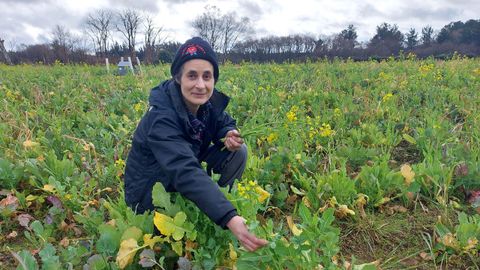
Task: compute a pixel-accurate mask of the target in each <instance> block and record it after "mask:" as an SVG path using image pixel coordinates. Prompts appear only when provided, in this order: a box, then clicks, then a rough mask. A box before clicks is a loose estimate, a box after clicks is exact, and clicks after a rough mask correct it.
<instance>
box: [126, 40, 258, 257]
mask: <svg viewBox="0 0 480 270" xmlns="http://www.w3.org/2000/svg"><path fill="white" fill-rule="evenodd" d="M170 72H171V74H172V79H170V80H167V81H164V82H162V83H161V84H160V85H159V86H157V87H155V88H153V89H152V91H151V93H150V98H149V103H150V108H149V110H148V112H147V113H146V114H145V115H144V116H143V118H142V120H141V121H140V123H139V124H138V127H137V129H136V130H135V133H134V136H133V141H132V149H131V150H130V153H129V155H128V159H127V165H126V169H125V200H126V201H127V204H128V205H129V206H130V207H131V208H132V209H134V210H135V211H136V212H137V213H143V212H144V211H146V210H153V205H152V188H153V185H154V184H155V183H156V182H157V181H160V182H161V183H162V184H163V185H164V187H165V189H166V190H167V191H177V192H179V193H180V194H182V195H183V196H185V197H186V198H187V199H189V200H191V201H193V202H194V203H195V204H196V205H197V206H198V208H200V210H202V211H203V212H204V213H205V214H206V215H207V216H208V217H209V218H210V219H211V220H212V221H213V222H215V223H216V224H217V225H219V226H221V227H222V228H225V229H226V228H228V229H230V231H231V232H232V233H233V234H234V235H235V236H236V238H237V239H238V240H239V241H240V243H241V244H242V245H243V246H244V247H245V248H246V249H247V250H249V251H255V250H256V249H258V248H260V247H262V246H264V245H265V244H266V243H267V241H265V240H263V239H259V238H257V237H256V236H255V235H253V234H251V233H250V232H249V231H248V229H247V227H246V225H245V222H244V221H245V220H244V219H243V218H242V217H241V216H239V215H238V214H237V211H236V209H235V208H234V207H233V205H232V204H231V203H230V201H228V200H227V199H226V198H225V196H224V195H223V193H222V192H221V191H220V189H219V187H218V186H217V184H216V183H214V182H213V181H212V179H211V178H210V176H209V174H207V172H206V171H205V170H203V168H202V166H201V162H202V161H205V162H207V164H208V166H207V171H209V172H210V170H213V172H215V173H217V174H220V175H221V177H220V179H219V181H218V185H220V186H227V185H229V186H230V187H231V186H232V184H233V182H234V181H235V179H239V178H240V177H241V175H242V173H243V170H244V169H245V163H246V159H247V150H246V147H245V144H244V143H243V140H242V138H241V137H240V133H239V132H238V131H237V130H236V127H235V120H233V119H232V118H231V117H230V116H229V115H228V114H227V113H226V112H225V111H224V110H225V108H226V106H227V104H228V101H229V98H228V97H227V96H226V95H224V94H222V93H220V92H219V91H217V90H216V89H215V88H214V85H215V83H216V82H217V80H218V77H219V70H218V62H217V57H216V54H215V52H214V51H213V49H212V48H211V46H210V45H209V44H208V43H207V42H206V41H204V40H202V39H201V38H198V37H194V38H192V39H190V40H187V41H186V42H185V43H184V44H183V45H182V46H181V47H180V48H179V49H178V51H177V53H176V55H175V58H174V61H173V63H172V66H171V68H170ZM212 142H213V145H212Z"/></svg>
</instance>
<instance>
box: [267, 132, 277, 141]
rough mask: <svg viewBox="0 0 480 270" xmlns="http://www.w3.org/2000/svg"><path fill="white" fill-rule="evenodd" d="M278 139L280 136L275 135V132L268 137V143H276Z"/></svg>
mask: <svg viewBox="0 0 480 270" xmlns="http://www.w3.org/2000/svg"><path fill="white" fill-rule="evenodd" d="M277 139H278V134H277V133H275V132H272V133H270V135H268V137H267V142H268V143H273V142H274V141H276V140H277Z"/></svg>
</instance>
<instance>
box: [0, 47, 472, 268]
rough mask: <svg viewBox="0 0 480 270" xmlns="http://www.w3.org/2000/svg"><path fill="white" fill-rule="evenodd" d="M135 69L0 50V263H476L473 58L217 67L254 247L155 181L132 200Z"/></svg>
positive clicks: (234, 197)
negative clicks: (21, 58)
mask: <svg viewBox="0 0 480 270" xmlns="http://www.w3.org/2000/svg"><path fill="white" fill-rule="evenodd" d="M143 68H144V70H143V71H144V72H143V74H142V75H137V76H134V75H127V76H114V75H111V74H107V72H106V70H105V69H104V68H103V67H92V66H86V65H85V66H82V65H77V66H73V65H62V64H56V65H53V66H44V65H35V66H29V65H24V66H13V67H10V66H4V65H3V66H2V65H0V108H1V109H0V134H1V136H0V268H1V269H143V268H153V269H184V270H186V269H271V270H273V269H319V270H320V269H352V270H353V269H358V270H360V269H479V267H480V259H479V258H480V254H479V251H480V242H479V241H480V147H479V146H480V59H468V58H464V57H461V56H458V55H455V56H454V57H453V58H452V59H451V60H448V61H437V60H434V59H426V60H417V59H416V58H415V56H413V55H409V56H407V57H405V59H398V60H394V59H389V60H386V61H382V62H374V61H372V62H352V61H331V62H328V61H319V62H307V63H295V64H289V63H285V64H249V63H245V64H241V65H234V64H230V63H227V64H225V65H223V66H221V68H220V79H219V81H218V83H217V85H216V87H217V88H218V89H219V90H220V91H222V92H224V93H225V94H227V95H229V96H230V97H231V98H232V99H231V101H230V104H229V106H228V107H227V111H228V112H229V113H230V114H231V115H232V116H233V117H234V118H235V119H237V124H238V127H239V130H240V131H241V133H242V134H244V135H245V136H244V138H245V140H246V143H247V146H248V149H249V159H248V164H247V168H246V171H245V173H244V176H243V179H242V180H241V181H237V182H236V184H235V186H234V188H233V189H232V191H231V192H230V193H229V192H227V190H225V191H224V192H225V194H226V196H227V197H228V198H229V199H230V200H231V201H232V202H233V204H234V205H235V206H236V207H237V209H238V212H239V213H240V214H241V215H242V216H243V217H245V218H246V219H247V224H248V226H249V228H250V229H251V230H252V231H253V232H255V234H257V235H258V236H260V237H262V238H265V239H267V240H268V241H269V243H268V245H267V246H266V247H264V248H262V249H260V250H258V251H257V252H255V253H249V252H246V251H245V250H244V249H243V248H240V246H239V244H238V242H237V240H236V239H235V238H234V237H233V235H232V234H231V233H230V232H229V231H227V230H222V229H221V228H220V227H218V226H216V225H214V224H213V223H212V222H211V221H210V220H209V219H208V218H207V217H206V216H205V215H204V214H203V213H201V212H200V211H199V210H198V209H197V208H196V207H195V205H193V204H192V203H191V202H189V201H187V200H185V199H183V198H182V197H181V196H180V195H179V194H175V193H166V192H165V190H164V189H163V187H162V186H161V185H160V184H157V185H156V186H155V187H154V192H153V201H154V205H155V206H156V210H155V211H154V212H153V213H145V214H143V215H135V214H134V213H133V212H132V210H131V209H129V208H128V207H127V206H126V204H125V202H124V197H123V172H124V167H125V160H126V157H127V154H128V151H129V149H130V143H131V136H132V134H133V131H134V130H135V127H136V124H137V123H138V121H139V120H140V118H141V117H142V115H143V114H144V113H145V112H146V110H147V109H148V103H147V102H148V95H149V91H150V89H151V88H152V87H153V86H155V85H157V84H158V83H159V82H160V81H162V80H164V79H167V78H168V77H169V66H168V65H161V66H147V67H143ZM216 179H218V176H215V175H214V177H213V181H215V180H216ZM154 226H156V228H157V229H158V230H159V231H160V235H154V234H153V231H154V230H153V228H154Z"/></svg>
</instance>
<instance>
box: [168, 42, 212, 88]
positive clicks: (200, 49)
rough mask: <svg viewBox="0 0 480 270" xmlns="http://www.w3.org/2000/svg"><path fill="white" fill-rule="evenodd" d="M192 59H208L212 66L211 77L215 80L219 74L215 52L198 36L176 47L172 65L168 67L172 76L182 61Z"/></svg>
mask: <svg viewBox="0 0 480 270" xmlns="http://www.w3.org/2000/svg"><path fill="white" fill-rule="evenodd" d="M192 59H204V60H207V61H209V62H210V63H211V64H212V66H213V77H214V78H215V82H217V80H218V76H219V75H220V74H219V71H218V61H217V54H216V53H215V52H214V51H213V49H212V47H211V46H210V44H208V42H206V41H205V40H203V39H202V38H200V37H194V38H191V39H189V40H187V41H186V42H185V43H184V44H183V45H182V46H180V48H178V50H177V53H176V54H175V58H174V59H173V63H172V66H171V67H170V73H171V74H172V77H174V76H175V75H176V74H177V73H178V71H179V70H180V67H181V66H182V65H183V63H185V62H187V61H188V60H192Z"/></svg>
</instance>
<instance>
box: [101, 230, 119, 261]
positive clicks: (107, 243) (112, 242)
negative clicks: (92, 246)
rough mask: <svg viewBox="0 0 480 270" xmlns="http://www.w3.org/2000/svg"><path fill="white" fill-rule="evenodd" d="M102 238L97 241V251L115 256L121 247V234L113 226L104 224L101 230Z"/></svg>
mask: <svg viewBox="0 0 480 270" xmlns="http://www.w3.org/2000/svg"><path fill="white" fill-rule="evenodd" d="M99 232H100V238H99V239H98V241H97V244H96V247H97V251H98V252H100V253H107V254H108V255H111V256H112V255H114V254H115V252H116V251H117V250H118V247H119V246H120V238H121V234H120V232H119V231H118V230H117V229H116V228H115V227H113V226H111V225H107V224H102V225H100V228H99Z"/></svg>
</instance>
